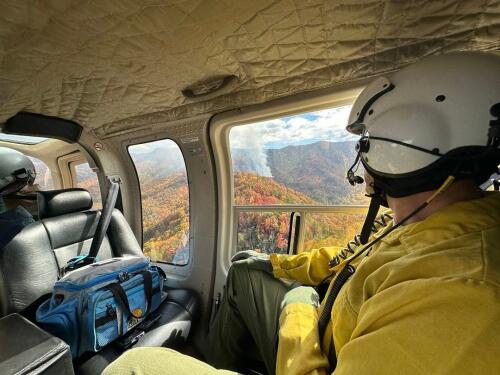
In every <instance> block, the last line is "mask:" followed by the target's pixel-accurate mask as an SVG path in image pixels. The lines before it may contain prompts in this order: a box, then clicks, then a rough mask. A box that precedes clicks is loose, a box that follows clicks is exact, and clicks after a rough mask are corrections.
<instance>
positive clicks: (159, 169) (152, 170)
mask: <svg viewBox="0 0 500 375" xmlns="http://www.w3.org/2000/svg"><path fill="white" fill-rule="evenodd" d="M129 151H130V156H131V157H132V160H133V161H134V164H135V165H136V166H140V167H139V168H137V172H138V173H140V177H141V182H142V183H144V182H147V181H144V180H148V179H149V178H153V179H162V178H165V177H168V176H170V175H172V174H174V173H179V172H184V171H185V170H186V167H185V165H184V159H183V157H182V154H181V153H180V152H165V149H164V148H162V147H160V148H155V149H152V150H150V151H147V152H134V151H133V149H129Z"/></svg>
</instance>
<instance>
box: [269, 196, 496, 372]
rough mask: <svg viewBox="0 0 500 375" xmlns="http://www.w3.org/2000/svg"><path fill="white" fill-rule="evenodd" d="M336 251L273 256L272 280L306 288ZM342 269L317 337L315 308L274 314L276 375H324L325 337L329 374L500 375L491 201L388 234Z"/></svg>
mask: <svg viewBox="0 0 500 375" xmlns="http://www.w3.org/2000/svg"><path fill="white" fill-rule="evenodd" d="M388 228H389V227H385V228H383V229H382V231H386V230H388ZM380 233H381V232H379V233H377V234H375V236H377V235H380ZM337 251H338V248H323V249H317V250H313V251H311V252H307V253H302V254H299V255H296V256H292V257H289V256H286V255H277V254H273V255H271V261H272V264H273V269H274V275H275V277H277V278H288V279H293V280H298V281H300V282H302V283H304V284H308V285H315V284H317V283H318V282H320V280H321V279H323V278H324V277H326V276H327V275H328V273H329V272H330V271H331V270H330V269H329V267H328V261H329V260H330V259H331V258H332V257H333V256H334V255H335V253H336V252H337ZM352 265H353V266H354V267H355V269H356V272H355V273H354V275H353V276H351V278H350V279H349V280H348V282H347V283H346V284H345V285H344V287H343V288H342V290H341V292H340V294H339V295H338V298H337V300H336V301H335V304H334V306H333V309H332V314H331V323H330V325H329V327H328V329H327V331H326V333H325V337H323V338H320V337H319V334H318V328H317V327H318V317H319V314H320V311H321V309H322V306H321V307H320V308H319V310H317V309H315V308H313V307H312V306H310V305H306V304H301V303H295V304H291V305H289V306H287V307H286V308H285V309H284V310H283V312H282V314H281V316H280V331H279V346H278V356H277V364H276V370H277V371H276V373H277V374H279V375H285V374H286V375H299V374H300V375H305V374H318V375H319V374H327V373H328V371H327V369H328V361H327V356H326V354H325V353H326V352H327V350H328V347H329V344H330V341H331V340H332V338H333V341H334V345H335V351H336V354H337V359H338V363H337V367H336V370H335V371H334V374H335V375H344V374H349V375H353V374H356V375H358V374H359V375H363V374H370V375H375V374H384V375H387V374H454V375H455V374H500V194H498V193H488V194H487V195H486V197H484V198H481V199H476V200H471V201H466V202H459V203H455V204H453V205H450V206H447V207H445V208H443V209H442V210H440V211H438V212H436V213H434V214H433V215H431V216H429V217H428V218H426V219H425V220H423V221H420V222H416V223H412V224H408V225H405V226H402V227H400V228H397V229H396V230H394V231H393V232H392V233H390V234H389V235H388V236H387V237H385V238H384V239H382V240H381V241H380V242H379V243H378V244H376V245H374V246H373V248H372V250H371V251H370V252H369V254H368V255H367V256H364V255H363V256H361V257H359V258H357V259H356V260H355V261H354V262H353V263H352ZM340 268H341V267H337V268H336V270H337V271H338V270H339V269H340ZM332 332H333V333H332ZM321 344H322V345H321Z"/></svg>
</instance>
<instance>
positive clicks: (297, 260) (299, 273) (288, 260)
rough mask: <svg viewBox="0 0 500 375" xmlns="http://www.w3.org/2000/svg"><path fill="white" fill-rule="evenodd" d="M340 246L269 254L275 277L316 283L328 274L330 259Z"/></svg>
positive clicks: (305, 283) (311, 283)
mask: <svg viewBox="0 0 500 375" xmlns="http://www.w3.org/2000/svg"><path fill="white" fill-rule="evenodd" d="M342 249H343V248H342V247H338V246H332V247H322V248H320V249H313V250H311V251H308V252H303V253H300V254H297V255H283V254H271V263H272V265H273V274H274V277H276V278H283V279H289V280H296V281H298V282H300V283H302V284H304V285H318V284H319V283H320V282H321V281H322V280H323V279H324V278H325V277H327V276H328V275H329V274H330V267H329V262H330V260H331V259H332V258H333V257H334V256H335V255H336V254H337V253H338V252H340V251H341V250H342Z"/></svg>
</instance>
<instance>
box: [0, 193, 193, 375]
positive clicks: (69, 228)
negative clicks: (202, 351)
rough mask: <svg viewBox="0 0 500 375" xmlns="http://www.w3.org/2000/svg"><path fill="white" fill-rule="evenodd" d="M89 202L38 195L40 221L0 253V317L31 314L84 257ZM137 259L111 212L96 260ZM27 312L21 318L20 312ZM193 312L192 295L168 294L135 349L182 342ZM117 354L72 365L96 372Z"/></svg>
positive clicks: (82, 196) (123, 224) (76, 196)
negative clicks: (65, 269) (72, 262)
mask: <svg viewBox="0 0 500 375" xmlns="http://www.w3.org/2000/svg"><path fill="white" fill-rule="evenodd" d="M91 207H92V198H91V196H90V194H89V193H88V192H87V191H86V190H84V189H65V190H54V191H45V192H40V193H39V194H38V210H39V217H40V221H37V222H35V223H33V224H30V225H28V226H26V227H25V228H24V229H23V230H22V231H21V232H20V233H18V234H17V235H16V236H15V237H14V239H13V240H12V241H11V242H9V243H8V244H7V245H6V246H5V247H4V248H3V249H0V317H1V316H4V315H7V314H10V313H15V312H23V310H24V315H25V316H28V317H29V318H31V319H33V317H32V316H33V313H34V311H35V310H36V307H37V306H38V303H39V301H40V299H42V298H43V296H44V295H47V294H49V293H51V292H52V288H53V285H54V283H55V282H56V280H57V278H58V275H59V272H60V270H61V268H62V267H64V266H65V265H66V263H67V261H68V260H69V259H71V258H73V257H75V256H77V255H80V254H87V253H88V250H89V248H90V244H91V242H92V238H93V236H94V233H95V229H96V227H97V223H98V221H99V216H100V211H93V210H91ZM127 254H128V255H139V256H140V255H143V253H142V249H141V247H140V246H139V244H138V243H137V240H136V238H135V236H134V234H133V232H132V230H131V228H130V226H129V225H128V223H127V221H126V220H125V218H124V217H123V215H122V213H121V212H120V211H118V210H116V209H115V210H114V212H113V215H112V218H111V223H110V225H109V228H108V231H107V235H106V238H105V239H104V241H103V244H102V246H101V249H100V251H99V258H100V259H107V258H110V257H114V256H123V255H127ZM27 307H28V310H30V312H31V316H30V314H26V310H25V309H26V308H27ZM197 309H198V299H197V298H196V295H195V294H194V293H193V292H192V291H190V290H186V289H171V290H168V296H167V299H166V300H165V301H164V302H163V303H162V305H161V306H160V307H159V309H158V310H157V311H158V312H159V313H160V314H161V318H160V319H159V321H158V322H157V323H156V324H155V325H154V326H153V327H152V328H151V329H150V330H149V331H148V332H147V333H146V334H145V335H144V336H143V337H142V338H141V339H140V341H139V342H138V343H137V344H136V345H138V346H167V345H171V344H172V343H173V342H175V343H177V342H178V341H179V338H182V339H186V337H187V334H188V333H189V331H190V327H191V323H192V321H193V317H194V316H195V314H196V311H197ZM122 352H123V349H122V348H119V347H118V346H117V345H116V344H111V345H109V346H108V347H106V348H105V349H104V350H102V351H101V352H99V353H97V354H94V355H89V356H88V357H87V358H82V359H81V360H80V361H78V362H77V366H76V370H77V372H78V373H84V374H86V373H88V374H92V373H99V372H100V371H102V370H103V369H104V367H105V366H106V365H107V364H109V363H110V362H111V361H113V360H114V359H116V358H117V357H118V356H119V355H120V354H121V353H122Z"/></svg>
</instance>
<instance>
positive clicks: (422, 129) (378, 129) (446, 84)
mask: <svg viewBox="0 0 500 375" xmlns="http://www.w3.org/2000/svg"><path fill="white" fill-rule="evenodd" d="M499 118H500V56H499V55H496V54H492V53H481V52H458V53H450V54H445V55H439V56H432V57H428V58H425V59H422V60H421V61H419V62H417V63H415V64H413V65H410V66H408V67H406V68H404V69H401V70H400V71H398V72H396V73H394V74H392V75H390V76H388V77H379V78H377V79H376V80H375V81H373V82H372V83H371V84H370V85H368V87H366V88H365V89H364V90H363V92H362V93H361V95H360V96H359V97H358V98H357V100H356V102H355V103H354V105H353V107H352V110H351V114H350V117H349V125H348V126H347V130H348V131H350V132H351V133H355V134H358V135H361V136H362V137H361V139H360V141H359V142H358V145H357V150H358V159H360V161H361V162H362V163H363V165H364V167H365V168H366V169H367V171H368V172H369V173H370V174H371V175H372V176H373V177H374V180H375V186H376V187H378V188H379V189H381V190H382V191H383V192H385V193H387V194H388V195H390V196H393V197H401V196H406V195H411V194H414V193H417V192H421V191H428V190H434V189H436V188H437V187H439V186H440V185H441V184H442V183H443V181H444V180H445V179H446V177H448V176H449V175H450V174H454V176H455V177H456V178H458V179H460V178H462V179H463V178H473V179H475V180H476V182H477V183H478V184H480V183H481V182H484V180H486V179H487V178H488V177H489V176H490V174H491V173H493V172H494V171H495V170H496V168H497V166H498V164H499V163H500V157H499V150H498V145H499V143H500V119H499ZM355 164H356V163H355ZM352 170H353V169H352V168H351V170H350V171H349V174H348V178H349V179H350V182H351V183H354V182H360V181H361V180H360V178H359V177H356V176H354V174H353V172H352Z"/></svg>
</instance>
